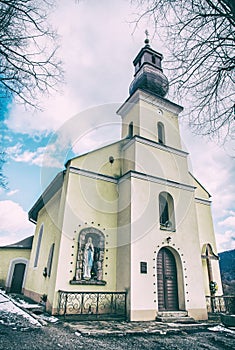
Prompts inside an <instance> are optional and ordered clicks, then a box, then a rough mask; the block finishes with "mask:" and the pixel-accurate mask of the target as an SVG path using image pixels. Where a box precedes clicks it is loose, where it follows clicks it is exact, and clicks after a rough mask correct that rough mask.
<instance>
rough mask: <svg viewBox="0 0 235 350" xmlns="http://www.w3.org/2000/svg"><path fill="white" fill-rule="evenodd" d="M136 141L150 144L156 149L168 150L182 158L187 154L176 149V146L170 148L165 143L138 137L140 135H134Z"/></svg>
mask: <svg viewBox="0 0 235 350" xmlns="http://www.w3.org/2000/svg"><path fill="white" fill-rule="evenodd" d="M136 141H137V142H140V143H143V144H144V145H148V146H151V147H154V148H158V149H160V150H162V151H165V152H170V153H173V154H176V155H178V156H181V157H184V158H185V157H187V156H188V153H187V152H185V151H182V150H179V149H176V148H172V147H169V146H167V145H163V144H160V143H158V142H154V141H151V140H148V139H144V138H143V137H140V136H136Z"/></svg>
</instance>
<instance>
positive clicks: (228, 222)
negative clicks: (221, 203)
mask: <svg viewBox="0 0 235 350" xmlns="http://www.w3.org/2000/svg"><path fill="white" fill-rule="evenodd" d="M218 225H219V226H226V227H230V228H234V229H235V212H232V215H230V216H228V217H227V218H226V219H224V220H223V221H220V222H219V223H218Z"/></svg>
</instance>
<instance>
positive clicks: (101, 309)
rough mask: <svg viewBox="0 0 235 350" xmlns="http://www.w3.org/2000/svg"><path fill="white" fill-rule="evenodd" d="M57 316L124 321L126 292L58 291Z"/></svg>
mask: <svg viewBox="0 0 235 350" xmlns="http://www.w3.org/2000/svg"><path fill="white" fill-rule="evenodd" d="M58 315H63V316H75V315H76V316H80V318H81V317H82V316H83V317H84V318H87V319H93V318H95V319H97V318H99V319H105V318H122V319H126V292H67V291H62V290H59V304H58Z"/></svg>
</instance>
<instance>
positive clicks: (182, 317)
mask: <svg viewBox="0 0 235 350" xmlns="http://www.w3.org/2000/svg"><path fill="white" fill-rule="evenodd" d="M156 321H159V322H169V323H171V322H173V323H177V322H178V323H192V322H195V320H194V319H193V318H192V317H189V316H188V312H187V311H161V312H158V314H157V317H156Z"/></svg>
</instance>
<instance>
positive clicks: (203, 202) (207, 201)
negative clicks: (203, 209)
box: [195, 198, 211, 206]
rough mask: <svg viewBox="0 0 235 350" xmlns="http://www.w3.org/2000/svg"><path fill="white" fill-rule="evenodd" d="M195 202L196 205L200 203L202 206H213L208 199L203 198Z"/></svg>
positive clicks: (196, 199)
mask: <svg viewBox="0 0 235 350" xmlns="http://www.w3.org/2000/svg"><path fill="white" fill-rule="evenodd" d="M195 202H196V203H200V204H205V205H209V206H210V205H211V201H209V200H208V199H203V198H195Z"/></svg>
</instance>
